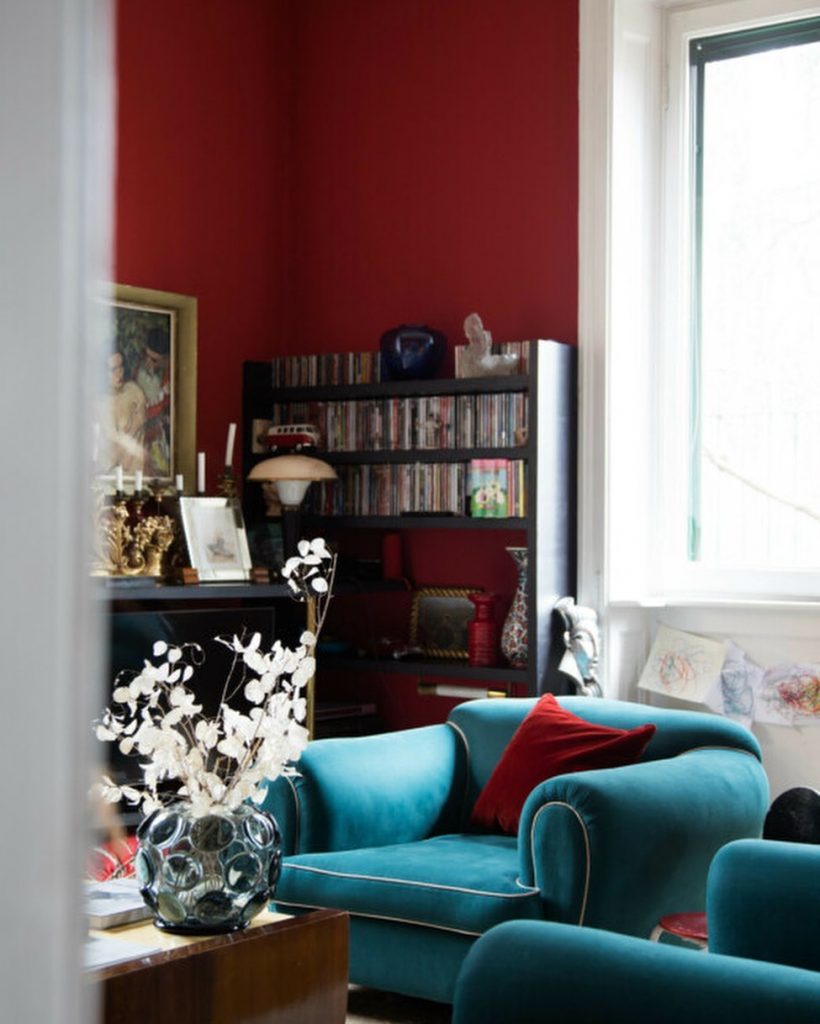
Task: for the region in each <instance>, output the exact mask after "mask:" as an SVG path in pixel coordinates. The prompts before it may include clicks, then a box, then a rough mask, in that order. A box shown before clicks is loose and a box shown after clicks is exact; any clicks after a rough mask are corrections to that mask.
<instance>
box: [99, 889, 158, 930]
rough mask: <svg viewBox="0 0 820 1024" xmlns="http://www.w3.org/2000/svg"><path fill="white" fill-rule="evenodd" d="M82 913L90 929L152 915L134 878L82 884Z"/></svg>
mask: <svg viewBox="0 0 820 1024" xmlns="http://www.w3.org/2000/svg"><path fill="white" fill-rule="evenodd" d="M85 916H86V919H87V921H88V926H89V927H90V928H103V929H104V928H116V927H118V926H119V925H123V924H131V923H132V922H133V921H144V920H145V919H146V918H149V917H151V910H150V908H149V907H147V906H146V904H145V901H144V900H143V898H142V895H141V893H140V884H139V882H138V881H137V879H136V878H114V879H111V880H109V881H107V882H91V881H87V882H86V883H85Z"/></svg>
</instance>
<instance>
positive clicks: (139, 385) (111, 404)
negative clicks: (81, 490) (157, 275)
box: [94, 284, 197, 490]
mask: <svg viewBox="0 0 820 1024" xmlns="http://www.w3.org/2000/svg"><path fill="white" fill-rule="evenodd" d="M109 301H110V305H111V318H110V330H111V343H110V346H109V347H108V348H107V360H108V365H107V367H106V369H107V373H106V374H105V376H104V378H103V377H102V376H101V378H100V379H101V380H103V379H104V381H105V385H104V386H105V392H104V393H103V394H101V395H100V396H99V400H98V406H97V410H96V415H95V423H96V427H95V445H94V461H95V469H96V472H97V473H98V474H100V475H101V476H103V477H107V476H112V474H114V473H115V471H116V467H117V466H122V469H123V477H124V479H126V480H129V479H130V480H133V479H134V477H135V474H136V473H137V472H138V471H139V472H141V473H142V474H143V477H144V479H145V480H146V481H149V480H157V481H159V482H162V483H165V484H171V483H173V482H174V479H175V477H177V476H178V475H180V474H181V475H182V477H183V482H184V485H185V486H186V487H187V488H188V489H189V490H193V485H194V472H195V452H194V448H195V444H196V317H197V300H196V299H195V298H193V297H192V296H189V295H177V294H175V293H173V292H162V291H156V290H154V289H150V288H134V287H131V286H130V285H120V284H117V285H113V286H112V293H111V299H110V300H109Z"/></svg>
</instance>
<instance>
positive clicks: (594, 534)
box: [578, 0, 820, 797]
mask: <svg viewBox="0 0 820 1024" xmlns="http://www.w3.org/2000/svg"><path fill="white" fill-rule="evenodd" d="M674 5H675V3H674V0H657V2H653V0H580V40H581V62H580V97H579V100H580V119H581V120H580V127H581V131H580V212H579V243H580V267H579V313H578V316H579V356H580V382H581V394H580V403H581V408H580V439H579V442H580V443H579V511H580V514H579V552H580V556H579V594H578V600H579V603H581V604H585V605H590V606H592V607H594V608H596V609H597V610H598V611H599V614H600V617H601V628H602V657H601V678H602V682H603V685H604V689H605V692H606V694H607V696H612V697H619V698H622V699H627V700H639V699H641V700H642V699H644V698H643V697H642V696H641V695H640V694H639V693H638V691H637V685H636V684H637V680H638V677H639V676H640V672H641V669H642V668H643V665H644V663H645V661H646V658H647V655H648V653H649V649H650V646H651V643H652V639H653V637H654V634H655V630H656V628H657V625H658V624H659V623H660V622H663V623H665V624H666V625H669V626H672V627H676V628H678V629H683V630H688V631H690V632H693V633H699V634H701V635H705V636H714V637H719V638H721V639H727V638H728V639H732V640H734V641H735V642H736V643H737V644H738V645H739V646H740V647H742V648H743V649H744V650H745V651H746V652H747V654H748V655H749V656H750V657H751V658H752V659H753V660H755V661H757V662H758V663H759V664H761V665H763V666H767V665H772V664H776V663H780V662H783V661H789V660H813V661H816V662H820V599H818V601H815V602H806V603H804V604H794V603H787V602H780V603H777V602H771V603H768V604H763V603H757V604H755V603H745V604H743V603H738V602H730V601H723V602H721V601H712V602H708V603H707V602H700V603H697V602H694V601H692V602H689V603H686V604H684V603H678V604H674V603H664V602H663V601H662V600H654V599H653V600H652V601H650V602H648V603H647V604H644V603H642V598H645V597H646V596H647V594H648V592H649V591H650V589H651V588H650V587H649V586H648V582H647V581H648V579H649V577H650V575H651V569H652V558H653V553H655V552H657V551H658V550H659V549H660V545H659V544H658V543H657V541H656V538H657V535H658V533H659V532H660V531H663V530H664V528H665V527H664V522H663V517H662V516H659V515H653V513H652V502H651V500H650V498H649V495H650V493H651V490H652V484H653V477H654V476H655V475H656V474H657V473H658V472H659V468H660V467H659V466H658V465H657V455H656V454H655V452H654V447H653V444H652V434H653V431H652V426H651V424H652V423H653V417H654V416H655V415H662V414H663V411H664V410H663V409H662V408H660V409H656V408H654V407H653V401H654V398H655V396H656V393H657V391H658V388H657V387H656V385H655V382H656V380H657V379H658V376H657V375H658V374H659V373H660V372H662V370H663V367H662V366H660V365H659V363H658V361H657V348H658V346H657V344H656V342H657V332H658V329H659V326H660V324H661V323H662V316H663V315H664V314H663V310H661V309H660V306H659V301H658V296H659V295H660V280H659V267H660V266H661V262H662V256H663V244H662V242H663V228H664V224H663V219H662V214H663V210H662V192H663V181H662V178H661V172H662V170H663V168H662V163H661V156H660V153H661V138H662V134H661V133H662V117H663V107H664V82H663V75H664V50H663V39H662V30H663V22H662V13H663V8H665V7H669V6H674ZM687 6H688V5H687ZM691 6H699V7H701V8H702V7H705V6H708V3H699V4H697V5H695V4H693V5H691ZM636 408H640V409H641V410H642V412H641V414H640V415H636V414H635V409H636ZM629 597H633V598H636V597H637V600H634V601H633V602H632V603H629V600H628V598H629ZM754 731H755V733H756V735H757V736H758V739H759V740H760V742H761V746H762V749H763V754H764V765H765V767H766V771H767V774H768V776H769V781H770V786H771V793H772V797H774V796H776V795H777V794H778V793H780V792H782V791H783V790H784V789H788V788H790V787H791V786H797V785H809V786H814V787H816V788H818V789H820V727H818V728H817V729H812V728H808V727H807V728H802V729H801V728H785V727H779V726H765V727H757V726H756V727H755V730H754Z"/></svg>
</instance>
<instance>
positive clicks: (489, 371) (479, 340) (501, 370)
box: [460, 313, 519, 377]
mask: <svg viewBox="0 0 820 1024" xmlns="http://www.w3.org/2000/svg"><path fill="white" fill-rule="evenodd" d="M464 334H465V336H466V338H467V346H466V348H465V350H464V352H463V353H462V357H461V374H460V375H461V376H462V377H498V376H503V375H506V374H510V373H515V372H516V370H517V369H518V361H519V357H518V356H517V355H515V354H514V353H509V354H505V355H493V351H492V347H493V336H492V334H490V332H489V331H485V330H484V324H483V323H482V321H481V317H480V316H479V315H478V313H470V315H469V316H468V317H466V318H465V320H464Z"/></svg>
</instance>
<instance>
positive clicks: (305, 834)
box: [265, 697, 768, 1002]
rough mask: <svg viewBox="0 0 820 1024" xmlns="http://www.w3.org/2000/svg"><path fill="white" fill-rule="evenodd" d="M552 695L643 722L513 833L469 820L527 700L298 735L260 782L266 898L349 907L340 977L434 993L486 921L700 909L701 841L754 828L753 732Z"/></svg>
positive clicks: (757, 798)
mask: <svg viewBox="0 0 820 1024" xmlns="http://www.w3.org/2000/svg"><path fill="white" fill-rule="evenodd" d="M559 703H560V704H561V705H562V706H563V707H565V708H567V709H569V710H571V711H572V712H573V713H574V714H576V715H578V716H580V717H581V718H584V719H586V720H587V721H592V722H596V723H600V724H602V725H609V726H616V727H619V728H622V729H632V728H634V727H636V726H638V725H641V724H644V723H646V722H654V723H655V724H656V726H657V730H656V732H655V735H654V736H653V738H652V740H651V742H650V743H649V745H648V747H647V748H646V751H645V753H644V755H643V758H642V759H641V761H640V762H639V763H636V764H632V765H629V766H625V767H619V768H608V769H600V770H595V771H585V772H578V773H576V774H572V775H562V776H559V777H555V778H552V779H550V780H548V781H547V782H543V783H540V784H539V785H537V786H536V787H535V789H534V790H533V791H532V792H531V793H530V795H529V797H528V798H527V801H526V803H525V804H524V808H523V811H522V814H521V819H520V824H519V828H518V833H517V834H516V835H504V834H495V833H488V832H481V831H477V830H475V829H474V828H471V827H470V825H469V817H470V812H471V809H472V807H473V805H474V804H475V801H476V798H477V796H478V794H479V792H480V791H481V789H482V787H483V786H484V784H485V783H486V782H487V779H488V778H489V776H490V774H491V773H492V771H493V768H494V767H495V765H496V763H497V762H498V760H499V758H500V757H501V754H502V752H503V751H504V748H505V747H506V746H507V744H508V742H509V740H510V738H511V737H512V735H513V733H514V732H515V731H516V729H517V727H518V726H519V724H520V723H521V722H522V720H523V719H524V718H525V716H526V715H527V713H528V712H529V711H530V710H531V709H532V707H533V705H534V704H535V700H534V699H508V700H478V701H469V702H466V703H464V704H461V705H459V706H458V707H456V708H455V709H454V710H453V711H452V712H451V714H450V717H449V719H448V721H447V723H444V724H441V725H434V726H428V727H424V728H418V729H409V730H405V731H402V732H395V733H387V734H382V735H378V736H368V737H356V738H344V739H327V740H319V741H316V742H313V743H311V744H310V745H309V747H308V749H307V750H306V751H305V753H304V754H303V756H302V758H301V760H300V762H299V765H298V768H299V772H300V774H299V775H298V776H297V777H296V778H294V779H284V778H280V779H277V780H276V781H275V782H274V783H273V784H271V785H270V786H269V788H268V797H267V800H266V803H265V807H266V809H267V810H269V811H270V812H271V813H273V814H274V815H275V817H276V818H277V821H278V823H279V827H280V829H281V832H282V835H283V841H284V854H285V856H284V861H283V868H282V874H281V877H280V880H279V883H278V886H277V890H276V902H275V906H276V908H277V909H280V910H282V911H285V912H291V913H298V912H300V911H303V910H306V909H310V908H314V907H336V908H340V909H344V910H347V911H349V912H350V915H351V935H350V978H351V981H353V982H355V983H358V984H362V985H368V986H371V987H374V988H381V989H386V990H390V991H395V992H401V993H404V994H407V995H414V996H420V997H423V998H428V999H433V1000H438V1001H441V1002H451V1001H452V998H453V992H454V986H455V981H456V978H457V976H458V972H459V970H460V968H461V964H462V962H463V960H464V957H465V956H466V954H467V952H468V951H469V949H470V947H471V946H472V945H473V943H474V942H475V940H476V938H477V937H478V936H479V935H481V934H482V933H484V932H486V931H487V930H488V929H490V928H492V927H494V926H495V925H498V924H500V923H501V922H504V921H510V920H519V919H529V920H532V921H542V920H553V921H561V922H565V923H569V924H573V925H586V926H589V927H593V928H606V929H611V930H613V931H618V932H622V933H625V934H631V935H640V936H646V935H648V934H649V933H650V931H651V929H652V927H653V926H654V925H655V923H656V922H657V920H658V918H659V917H660V916H662V915H663V914H666V913H671V912H674V911H677V910H680V909H681V908H682V907H684V908H686V909H691V910H697V909H703V906H704V902H705V887H706V874H707V870H708V867H709V863H710V861H711V859H712V857H713V856H714V854H715V852H716V850H717V849H719V847H721V846H722V845H723V844H724V843H726V842H728V841H730V840H732V839H737V838H740V837H745V836H756V835H759V834H760V830H761V827H762V823H763V819H764V816H765V813H766V806H767V801H768V787H767V782H766V777H765V774H764V772H763V768H762V766H761V763H760V751H759V748H758V745H757V743H756V741H755V739H754V737H753V736H752V735H751V734H750V733H749V732H748V731H747V730H745V729H743V728H742V727H741V726H738V725H737V724H735V723H733V722H730V721H728V720H726V719H722V718H719V717H717V716H714V715H707V714H699V713H694V712H688V711H674V710H668V709H660V708H651V707H647V706H642V705H637V704H629V703H625V702H618V701H609V700H593V699H590V698H585V697H562V698H559Z"/></svg>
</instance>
